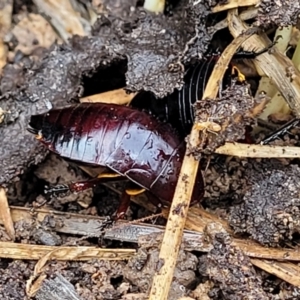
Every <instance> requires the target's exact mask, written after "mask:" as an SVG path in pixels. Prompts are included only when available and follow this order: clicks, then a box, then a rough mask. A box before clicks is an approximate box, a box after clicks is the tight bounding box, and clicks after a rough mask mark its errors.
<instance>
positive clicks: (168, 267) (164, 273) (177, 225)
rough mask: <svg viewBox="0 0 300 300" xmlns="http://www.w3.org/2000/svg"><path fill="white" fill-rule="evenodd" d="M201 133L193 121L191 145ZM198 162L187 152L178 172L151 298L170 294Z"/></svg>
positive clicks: (228, 53)
mask: <svg viewBox="0 0 300 300" xmlns="http://www.w3.org/2000/svg"><path fill="white" fill-rule="evenodd" d="M252 33H253V30H252V31H251V32H249V30H248V31H247V32H246V33H245V34H243V35H241V36H239V37H238V38H236V39H235V40H234V41H233V42H232V43H231V44H230V45H229V46H228V47H227V48H226V49H225V51H224V53H223V54H222V56H221V57H220V59H219V60H218V62H217V63H216V65H215V68H214V70H213V73H212V75H211V77H210V79H209V81H208V84H207V86H206V89H205V92H204V96H203V98H210V99H214V98H215V97H216V96H217V93H218V83H219V82H220V81H221V79H222V77H223V75H224V73H225V71H226V68H227V66H228V64H229V62H230V60H231V58H232V56H233V54H234V53H235V52H236V51H237V49H238V48H239V47H240V46H241V44H242V43H243V42H244V41H245V40H246V39H248V38H249V36H250V35H251V34H252ZM198 137H199V132H198V130H197V126H196V125H194V126H193V129H192V132H191V137H190V143H191V144H192V146H194V145H197V143H198ZM198 166H199V162H197V161H196V160H195V159H194V158H193V157H192V156H189V155H187V153H186V155H185V157H184V160H183V163H182V167H181V171H180V174H179V178H178V183H177V186H176V190H175V194H174V197H173V201H172V205H171V208H170V213H169V217H168V222H167V226H166V230H165V234H164V239H163V242H162V245H161V249H160V254H159V259H160V261H161V263H162V267H161V268H160V270H158V271H157V272H156V274H155V276H154V279H153V284H152V287H151V291H150V297H149V300H154V299H155V300H165V299H167V297H168V293H169V290H170V285H171V282H172V279H173V273H174V269H175V265H176V261H177V256H178V251H179V248H180V244H181V238H182V234H183V228H184V225H185V221H186V217H187V212H188V208H189V205H190V199H191V195H192V191H193V187H194V182H195V178H196V175H197V171H198ZM170 254H172V255H170Z"/></svg>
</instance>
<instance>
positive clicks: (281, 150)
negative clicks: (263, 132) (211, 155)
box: [215, 143, 300, 158]
mask: <svg viewBox="0 0 300 300" xmlns="http://www.w3.org/2000/svg"><path fill="white" fill-rule="evenodd" d="M215 153H218V154H224V155H230V156H237V157H253V158H297V157H298V158H299V157H300V148H299V147H292V146H270V145H249V144H241V143H226V144H225V145H224V146H221V147H219V148H217V149H216V150H215Z"/></svg>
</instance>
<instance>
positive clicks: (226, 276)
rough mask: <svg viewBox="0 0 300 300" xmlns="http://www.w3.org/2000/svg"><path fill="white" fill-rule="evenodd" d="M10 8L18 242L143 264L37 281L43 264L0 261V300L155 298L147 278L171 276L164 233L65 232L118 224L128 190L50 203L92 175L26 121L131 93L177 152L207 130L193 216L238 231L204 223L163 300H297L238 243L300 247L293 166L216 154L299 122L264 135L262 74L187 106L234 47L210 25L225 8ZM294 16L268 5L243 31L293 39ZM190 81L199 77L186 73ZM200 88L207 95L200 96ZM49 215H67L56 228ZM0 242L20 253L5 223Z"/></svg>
mask: <svg viewBox="0 0 300 300" xmlns="http://www.w3.org/2000/svg"><path fill="white" fill-rule="evenodd" d="M4 2H5V3H4V6H3V7H0V10H1V11H5V9H8V11H10V12H11V13H10V19H9V20H8V21H7V22H6V20H4V21H1V22H3V24H4V25H5V24H6V25H7V24H8V25H7V26H6V27H5V26H4V25H3V24H2V25H3V28H4V29H3V32H1V31H0V36H1V41H2V42H1V45H0V46H1V47H2V48H3V49H4V52H5V53H6V56H5V64H4V65H3V68H2V75H1V79H0V93H1V98H0V136H1V145H0V165H1V168H0V185H1V186H2V187H3V188H5V191H6V195H7V198H8V203H9V205H10V207H11V209H12V210H13V209H14V207H18V208H24V209H28V210H27V211H28V212H30V213H31V214H32V216H31V217H30V218H29V217H26V218H25V217H24V219H23V218H19V219H18V220H17V221H14V224H13V225H14V230H15V236H14V240H13V242H14V243H15V244H16V245H17V244H28V245H46V246H50V247H54V246H57V247H62V246H66V245H68V246H70V245H71V246H73V247H79V246H91V247H92V246H94V247H102V248H109V249H120V248H122V249H135V250H136V254H135V255H133V256H132V257H131V258H130V259H128V260H115V261H114V260H111V261H108V260H101V259H96V258H93V259H90V260H87V261H76V260H74V261H72V260H71V259H70V260H66V261H59V260H51V257H50V258H49V259H48V260H47V261H46V262H45V265H44V266H43V267H42V268H41V269H39V268H40V266H39V264H37V261H36V260H33V259H29V260H28V259H18V258H14V259H12V258H5V256H4V255H2V257H1V258H0V273H1V276H0V296H1V297H2V298H3V299H16V300H18V299H31V298H33V299H38V300H42V299H43V300H45V299H49V300H51V299H83V300H85V299H86V300H88V299H91V300H92V299H128V300H129V299H147V297H148V296H147V295H148V293H149V290H150V288H151V284H152V278H153V275H154V273H155V272H157V271H158V270H159V269H160V266H161V264H163V262H162V261H160V259H159V249H160V244H161V236H162V234H161V232H160V233H157V232H155V233H154V235H153V236H152V235H149V236H148V241H147V243H146V242H143V240H141V239H140V240H139V241H138V242H137V241H136V240H134V239H133V238H132V239H130V238H128V237H127V238H124V239H123V240H122V239H117V238H115V239H114V238H105V236H104V235H103V232H102V231H101V228H100V226H99V232H98V234H95V232H93V233H91V232H87V233H86V234H85V235H84V234H76V229H75V233H74V231H69V232H67V231H63V230H62V229H61V228H62V227H63V225H64V224H63V223H64V222H65V221H64V220H66V219H68V218H71V217H70V215H69V214H72V213H75V214H77V215H74V216H75V217H74V218H75V219H76V216H77V217H78V216H79V215H80V216H82V218H83V219H82V220H84V218H85V217H86V220H85V221H87V220H90V219H89V217H95V218H97V217H98V216H101V217H107V216H109V217H111V216H113V214H114V213H115V211H116V209H117V207H118V203H119V199H120V194H121V193H122V190H123V189H124V183H123V182H114V183H110V182H109V183H107V184H105V185H100V186H97V187H95V188H93V189H88V190H87V191H84V192H82V193H78V194H68V195H67V196H64V197H51V195H48V194H45V192H44V191H45V187H46V186H52V185H61V186H62V185H63V184H65V183H70V182H75V181H82V180H86V179H88V178H90V176H91V175H95V174H98V171H96V170H95V169H94V168H90V169H88V168H80V167H82V166H79V164H77V163H74V162H72V161H71V162H70V161H66V160H63V159H62V158H60V157H59V156H56V155H55V154H53V153H51V154H50V153H49V152H48V151H47V150H45V147H44V146H43V145H42V144H41V143H39V142H38V141H37V140H36V139H34V137H33V135H32V134H31V133H29V132H27V130H26V128H27V124H28V121H29V118H30V116H31V115H35V114H40V113H44V112H47V111H48V110H49V109H51V108H53V107H55V108H57V107H64V106H67V105H70V104H74V103H78V102H79V100H80V98H82V97H84V96H89V95H94V94H97V93H102V92H106V91H111V90H115V89H120V88H125V89H126V91H127V92H128V93H137V96H136V98H135V100H134V101H133V102H134V103H135V104H134V105H133V106H135V107H136V109H143V110H146V111H147V112H149V113H151V114H153V118H159V119H160V120H161V122H170V123H171V124H172V125H173V126H174V127H175V129H174V131H175V132H176V133H174V134H178V135H179V136H180V137H181V138H182V140H184V138H186V134H187V133H188V132H189V131H190V129H191V126H192V123H193V121H194V118H195V120H196V122H197V124H198V125H199V127H201V130H202V131H201V141H202V143H201V144H200V145H198V146H197V147H190V148H188V150H189V152H190V153H191V154H193V155H194V156H195V157H196V158H197V159H199V160H200V162H201V166H202V169H203V174H204V178H205V195H204V197H203V199H202V200H201V203H198V204H197V205H198V206H200V207H202V208H203V209H205V210H206V211H208V212H210V213H212V214H214V215H217V216H219V217H221V218H222V219H223V220H225V221H226V222H227V223H228V224H229V225H230V228H231V230H230V232H228V231H227V230H225V229H224V226H221V225H220V224H215V223H207V224H206V226H204V230H202V232H201V234H203V236H204V238H203V240H204V241H206V242H207V243H208V244H209V247H208V246H207V247H204V246H203V249H202V248H201V249H198V250H197V248H196V249H195V248H193V249H190V248H189V247H188V246H187V245H186V241H185V242H183V243H182V246H181V249H180V252H179V256H178V260H177V264H176V268H175V272H174V275H173V282H172V285H171V289H170V292H169V298H168V299H172V300H173V299H174V300H175V299H180V298H182V297H187V296H189V297H191V299H216V300H217V299H274V300H276V299H300V288H299V286H298V287H297V286H295V285H292V284H291V283H289V281H288V280H284V278H282V277H281V279H280V278H278V277H277V276H275V275H272V272H270V273H268V272H266V271H265V270H263V269H262V268H258V267H257V266H255V264H253V263H252V260H251V257H250V256H248V255H247V253H245V251H242V250H241V249H240V248H239V247H238V246H237V245H236V244H235V242H234V238H236V237H238V238H242V239H244V240H245V241H251V242H253V241H254V242H257V243H258V244H260V245H262V246H265V247H273V248H275V249H282V248H289V249H295V248H297V247H298V244H299V236H300V235H299V233H300V227H299V213H300V198H299V191H298V187H299V183H298V182H299V179H298V176H299V177H300V168H299V159H283V158H281V159H274V158H273V159H271V158H236V157H230V156H225V155H218V154H215V153H214V152H215V150H216V149H217V148H218V147H219V146H221V145H223V144H224V143H226V142H243V143H248V144H250V143H252V144H253V143H259V142H260V141H262V140H263V139H264V138H265V137H267V136H268V135H269V134H272V132H274V131H275V130H276V129H278V128H279V127H280V126H281V123H284V122H285V121H287V120H290V119H291V118H293V116H292V113H288V114H285V115H282V114H280V113H278V114H276V113H274V114H272V115H271V116H270V118H269V119H268V121H267V122H265V123H266V124H265V125H266V126H265V127H264V128H262V127H261V128H260V131H257V130H256V129H257V128H258V127H257V124H258V119H257V116H259V114H260V113H261V110H262V109H261V108H260V104H264V101H265V100H266V98H268V97H267V96H265V95H263V96H261V95H259V96H255V97H254V96H252V95H254V92H256V90H257V87H258V86H259V80H260V77H259V76H258V74H257V72H249V74H250V73H251V74H254V75H252V77H251V78H250V75H249V77H247V74H246V79H247V80H246V82H241V81H240V80H238V79H237V78H236V77H235V75H236V74H235V73H234V74H226V75H225V77H224V79H223V82H221V83H220V86H221V87H222V86H223V88H222V89H221V90H222V92H220V93H219V96H218V98H217V99H213V100H212V99H205V100H203V101H196V102H195V101H193V99H192V98H194V100H198V99H201V98H202V93H203V90H204V88H205V84H206V82H207V80H208V78H209V76H210V74H209V72H208V70H209V69H210V68H211V66H210V67H208V64H205V63H207V62H209V64H210V63H211V64H212V65H215V64H216V62H217V59H218V56H214V55H213V54H212V53H214V52H215V51H216V49H218V50H219V51H221V50H223V49H224V47H225V46H227V45H228V44H230V43H231V41H232V37H231V35H230V33H229V31H228V29H227V28H225V29H222V30H220V31H218V32H216V30H215V28H216V27H214V25H216V24H217V23H218V22H219V21H221V20H223V19H224V18H226V14H224V12H220V13H216V14H212V10H213V9H214V8H215V7H216V6H217V5H221V6H222V5H226V3H227V2H229V1H209V0H206V1H188V0H176V1H175V0H173V1H171V0H170V1H168V2H167V3H166V7H165V10H164V12H163V13H162V14H153V13H151V12H148V11H146V10H145V9H143V1H138V0H126V1H124V0H123V1H104V0H103V1H92V2H89V1H87V3H84V1H70V3H72V5H73V7H72V5H71V4H70V3H69V1H65V2H66V3H69V4H64V5H62V7H61V11H59V9H57V10H56V11H55V10H54V15H57V16H58V18H54V17H53V15H51V14H52V13H53V12H52V11H51V9H50V8H49V7H47V5H46V2H47V1H44V2H43V1H41V3H42V4H37V2H38V1H33V2H31V1H25V2H24V1H14V3H13V4H12V1H4ZM54 2H56V1H54ZM58 2H59V1H58ZM246 9H247V8H241V12H242V11H245V10H246ZM61 12H66V14H67V15H68V14H69V15H73V14H74V16H76V18H77V19H76V20H77V21H78V22H77V23H76V24H77V25H76V26H78V27H76V26H75V25H72V26H71V27H68V26H66V27H67V28H69V29H70V28H72V30H73V31H72V30H71V29H70V30H71V31H72V32H71V33H70V32H68V30H66V29H65V28H64V23H63V22H62V23H60V22H59V21H57V20H59V19H60V18H61V19H64V18H66V23H67V24H68V22H71V21H68V18H67V17H65V16H64V17H61V15H60V13H61ZM225 12H226V11H225ZM299 13H300V5H299V3H298V2H297V1H287V0H285V1H284V0H282V1H269V0H268V1H266V0H262V1H261V2H260V3H259V8H258V11H257V13H256V15H255V17H253V18H251V19H249V20H248V21H247V22H249V23H251V24H252V25H255V26H259V28H260V29H261V30H266V32H267V33H268V35H269V37H270V38H271V39H272V38H273V36H274V33H275V30H276V29H277V28H278V27H280V26H287V25H294V26H295V30H296V29H297V27H298V19H297V16H299ZM51 16H52V17H51ZM96 16H97V20H96ZM70 20H71V17H70ZM73 21H74V19H73ZM70 24H73V23H70ZM0 25H1V24H0ZM0 27H1V26H0ZM5 28H6V29H5ZM78 28H80V30H79V29H78ZM76 30H77V31H76ZM66 37H67V38H66ZM68 38H69V39H68ZM293 49H294V48H293ZM248 54H249V53H248ZM250 54H251V53H250ZM252 54H253V53H252ZM212 57H216V59H211V58H212ZM204 62H205V63H204ZM195 66H196V68H195ZM199 66H200V67H199ZM201 66H206V67H205V68H204V67H203V68H201ZM193 68H194V69H193ZM197 68H198V69H197ZM189 70H197V72H194V73H193V75H191V73H189V72H191V71H189ZM230 70H231V69H230ZM210 72H211V71H210ZM197 76H198V77H197ZM200 76H201V80H199V78H200ZM229 76H230V77H229ZM231 76H232V77H231ZM287 76H288V75H287ZM196 78H197V79H196ZM291 80H292V79H291ZM202 83H203V87H202V89H201V88H200V90H201V95H200V94H198V90H197V89H196V88H195V86H196V85H197V86H198V85H199V84H202ZM195 90H196V91H195ZM184 99H187V100H184ZM159 101H160V102H159ZM180 101H183V102H180ZM184 101H188V102H184ZM191 101H192V102H195V103H194V105H193V104H191V103H190V102H191ZM143 102H144V103H143ZM187 103H188V104H189V106H188V107H187V108H186V107H185V106H186V105H187ZM255 107H259V108H258V109H256V110H255V109H254V108H255ZM182 109H183V110H185V111H184V113H186V114H187V115H188V114H189V113H190V110H191V109H192V110H194V112H195V116H192V114H191V115H189V116H188V117H186V119H184V118H181V119H180V113H182ZM276 116H277V117H276ZM182 122H186V123H182ZM270 144H271V145H280V146H299V129H298V128H297V127H294V128H291V129H290V130H288V131H284V132H283V134H282V135H277V136H276V138H275V139H274V141H271V142H270ZM206 166H207V167H206ZM102 171H103V170H102ZM139 203H140V202H139ZM146 206H147V208H150V210H152V211H149V210H147V209H145V208H142V207H141V206H140V205H137V204H135V203H132V204H131V205H130V209H129V210H128V211H127V214H126V217H127V219H128V220H131V221H132V220H136V219H141V218H144V217H148V216H151V215H153V211H155V212H157V211H159V209H158V208H157V207H154V208H153V206H152V207H151V205H150V206H149V203H146ZM39 209H44V210H46V211H47V213H46V215H45V216H44V218H43V219H42V220H41V219H39V218H38V217H36V215H35V214H36V213H37V211H38V210H39ZM0 210H1V208H0ZM3 210H4V209H3ZM52 211H56V212H60V213H61V215H60V216H61V223H60V222H59V221H58V219H57V218H54V217H53V213H52ZM0 215H2V216H1V219H2V218H3V214H2V213H1V214H0ZM78 218H79V217H78ZM149 219H150V221H149V220H148V219H147V220H146V224H149V223H150V224H151V226H152V225H153V228H159V227H156V225H157V226H158V225H165V223H166V221H165V219H163V218H162V217H158V218H154V217H153V218H149ZM72 220H73V219H72ZM78 220H79V219H78ZM97 220H98V219H97ZM101 220H102V219H101ZM107 222H108V224H109V225H108V227H110V226H112V225H111V223H110V222H109V221H107ZM2 223H4V224H5V221H4V222H3V220H2ZM83 223H84V221H83ZM74 224H76V223H74ZM74 226H75V225H74ZM151 226H150V227H151ZM75 227H76V226H75ZM81 229H82V228H81ZM91 231H92V229H91ZM78 232H81V231H80V230H79V229H78ZM150 237H151V238H150ZM149 240H150V242H149ZM0 241H1V242H9V241H10V242H11V241H12V237H11V235H10V233H9V231H8V230H7V228H6V227H5V226H4V225H1V226H0ZM3 245H4V244H3ZM2 247H3V246H2ZM53 249H54V248H53ZM116 251H117V250H116ZM170 255H171V254H170ZM7 257H11V256H10V255H8V256H7ZM39 263H40V261H39ZM37 266H38V267H39V268H38V267H37ZM295 267H296V262H295ZM37 269H38V270H41V272H37V271H36V270H37ZM283 277H284V276H283ZM39 280H41V281H39ZM35 286H36V287H37V288H36V290H35ZM182 299H184V298H182ZM189 299H190V298H189Z"/></svg>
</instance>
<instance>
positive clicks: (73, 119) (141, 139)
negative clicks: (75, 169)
mask: <svg viewBox="0 0 300 300" xmlns="http://www.w3.org/2000/svg"><path fill="white" fill-rule="evenodd" d="M28 131H29V132H31V133H33V134H35V135H36V138H37V139H38V140H39V141H40V142H42V143H43V144H44V145H45V146H46V147H47V148H48V149H49V150H51V151H52V152H54V153H56V154H58V155H60V156H61V157H63V158H67V159H71V160H74V161H77V162H80V163H85V164H90V165H93V166H106V167H107V168H109V169H110V170H112V171H114V172H115V173H116V174H118V175H120V176H123V177H126V178H128V179H129V180H130V181H132V182H134V183H135V184H137V185H138V186H139V187H140V190H139V191H138V192H136V191H135V192H134V193H135V194H137V193H139V192H143V191H148V194H150V195H152V197H150V198H152V200H153V198H154V199H157V198H158V199H161V200H164V201H167V202H171V201H172V198H173V194H174V191H175V187H176V183H177V180H178V176H179V172H180V168H181V164H182V160H183V156H184V153H185V149H186V145H185V142H184V141H183V139H181V138H180V137H179V136H178V134H177V133H176V132H175V131H174V129H173V128H172V127H171V125H169V124H167V123H163V122H161V121H159V120H158V119H157V118H155V117H153V116H151V115H149V114H147V113H145V112H142V111H139V110H137V109H134V108H131V107H127V106H120V105H114V104H104V103H95V104H91V103H83V104H78V105H75V106H70V107H66V108H63V109H53V110H50V111H49V112H47V113H44V114H41V115H34V116H32V117H31V119H30V123H29V127H28ZM105 177H106V176H102V177H101V178H94V179H91V180H90V181H87V182H79V183H72V184H68V185H63V186H60V187H59V188H58V190H57V191H58V192H60V191H66V190H70V191H73V192H78V191H81V190H84V189H86V188H90V187H93V186H95V185H96V184H97V183H99V182H101V180H105ZM107 177H111V176H107ZM54 192H55V190H54ZM134 193H133V192H131V190H130V189H128V190H126V193H124V197H123V201H122V202H123V204H122V207H124V205H125V204H124V203H128V202H129V196H128V195H132V194H134ZM203 193H204V183H203V177H202V173H201V171H199V173H198V176H197V180H196V184H195V187H194V190H193V194H192V202H196V201H199V200H200V199H201V198H202V196H203ZM153 196H154V197H153ZM124 199H125V200H124ZM125 206H126V205H125ZM123 213H124V209H121V208H120V209H119V211H118V214H117V217H120V216H121V214H123Z"/></svg>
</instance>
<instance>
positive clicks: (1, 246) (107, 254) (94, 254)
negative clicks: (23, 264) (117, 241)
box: [0, 242, 136, 261]
mask: <svg viewBox="0 0 300 300" xmlns="http://www.w3.org/2000/svg"><path fill="white" fill-rule="evenodd" d="M48 253H51V255H50V254H48ZM135 253H136V251H135V250H134V249H101V248H99V247H83V246H82V247H65V246H43V245H30V244H18V243H9V242H0V257H1V258H11V259H29V260H39V259H41V258H42V257H44V256H45V255H47V254H48V255H50V257H49V256H47V258H48V259H56V260H64V261H66V260H77V261H88V260H91V259H102V260H126V259H129V258H130V257H132V256H133V255H134V254H135Z"/></svg>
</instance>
